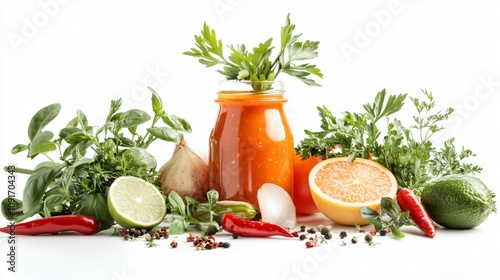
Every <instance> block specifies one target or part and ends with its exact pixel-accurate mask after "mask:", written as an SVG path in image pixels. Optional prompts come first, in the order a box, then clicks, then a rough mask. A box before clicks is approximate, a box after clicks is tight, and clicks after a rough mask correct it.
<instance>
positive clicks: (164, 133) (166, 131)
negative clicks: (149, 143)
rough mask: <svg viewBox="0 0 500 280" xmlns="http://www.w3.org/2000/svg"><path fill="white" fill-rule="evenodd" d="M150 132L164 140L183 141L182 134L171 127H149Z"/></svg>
mask: <svg viewBox="0 0 500 280" xmlns="http://www.w3.org/2000/svg"><path fill="white" fill-rule="evenodd" d="M147 130H148V132H149V133H151V135H153V136H154V137H156V138H159V139H161V140H164V141H168V142H174V143H176V144H178V143H179V142H180V141H181V135H180V134H179V132H177V130H175V129H173V128H170V127H149V128H148V129H147Z"/></svg>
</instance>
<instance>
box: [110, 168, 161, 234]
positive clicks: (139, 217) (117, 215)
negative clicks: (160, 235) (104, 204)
mask: <svg viewBox="0 0 500 280" xmlns="http://www.w3.org/2000/svg"><path fill="white" fill-rule="evenodd" d="M108 209H109V213H110V214H111V217H113V219H115V221H116V223H117V224H119V225H120V226H122V227H123V228H133V227H134V228H145V229H149V228H154V227H155V226H157V225H158V224H160V223H161V222H162V221H163V219H164V218H165V215H166V213H167V206H166V203H165V198H164V197H163V195H162V193H161V192H160V191H159V190H158V189H157V188H156V187H155V186H154V185H153V184H151V183H149V182H147V181H145V180H144V179H141V178H138V177H133V176H122V177H119V178H117V179H115V181H114V182H113V184H111V186H110V187H109V193H108Z"/></svg>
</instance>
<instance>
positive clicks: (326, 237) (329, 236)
mask: <svg viewBox="0 0 500 280" xmlns="http://www.w3.org/2000/svg"><path fill="white" fill-rule="evenodd" d="M323 236H324V237H325V239H326V240H330V239H332V237H333V236H332V234H331V233H330V232H327V233H326V234H324V235H323Z"/></svg>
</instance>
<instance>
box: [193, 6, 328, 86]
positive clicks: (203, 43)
mask: <svg viewBox="0 0 500 280" xmlns="http://www.w3.org/2000/svg"><path fill="white" fill-rule="evenodd" d="M294 31H295V25H294V24H292V23H291V21H290V15H287V17H286V24H285V26H283V27H282V28H281V36H280V39H281V46H280V48H279V52H278V55H277V56H276V57H275V58H274V59H273V60H271V55H272V51H273V49H274V48H275V47H273V46H272V43H273V38H270V39H268V40H266V41H265V42H264V43H260V44H259V45H258V46H257V47H254V48H253V49H252V50H249V49H247V47H246V46H245V45H244V44H238V45H229V46H227V48H228V49H229V50H230V54H229V56H227V57H226V55H225V54H224V48H223V44H222V41H221V40H220V39H217V36H216V33H215V30H213V29H211V28H210V27H209V26H208V25H207V23H206V22H205V23H204V25H203V29H202V30H201V35H195V36H194V38H195V42H196V43H195V44H196V47H195V48H191V49H190V51H186V52H184V53H183V54H185V55H189V56H193V57H196V58H198V61H199V62H200V63H201V64H203V65H205V66H206V67H213V66H217V65H219V66H222V69H219V70H217V72H219V73H220V74H222V75H224V76H226V79H227V80H239V81H251V82H252V86H253V88H254V89H255V90H267V89H270V88H271V87H272V83H271V82H272V81H274V80H275V79H276V77H277V76H278V75H279V74H280V73H281V72H283V73H286V74H288V75H290V76H293V77H296V78H298V79H299V80H301V81H302V82H304V83H305V84H307V85H310V86H319V84H318V83H316V81H315V80H314V79H312V78H311V77H310V75H311V74H313V75H315V76H317V77H320V78H322V77H323V74H322V73H321V70H320V69H318V68H317V67H316V65H313V64H310V63H307V62H305V61H307V60H311V59H314V58H316V57H318V52H317V49H318V46H319V42H318V41H310V40H306V41H304V42H301V41H298V39H299V37H300V36H301V35H302V34H298V35H294Z"/></svg>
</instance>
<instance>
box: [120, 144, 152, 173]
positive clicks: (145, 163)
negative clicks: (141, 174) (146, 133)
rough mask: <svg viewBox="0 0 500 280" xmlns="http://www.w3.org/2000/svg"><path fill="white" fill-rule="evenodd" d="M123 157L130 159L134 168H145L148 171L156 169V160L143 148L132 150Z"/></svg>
mask: <svg viewBox="0 0 500 280" xmlns="http://www.w3.org/2000/svg"><path fill="white" fill-rule="evenodd" d="M123 156H124V157H128V158H129V159H130V162H131V163H132V166H134V167H144V168H146V169H152V168H155V167H156V158H155V157H154V156H153V155H152V154H150V153H148V152H147V151H146V150H145V149H143V148H137V147H133V148H130V149H128V150H126V151H125V152H124V153H123Z"/></svg>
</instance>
